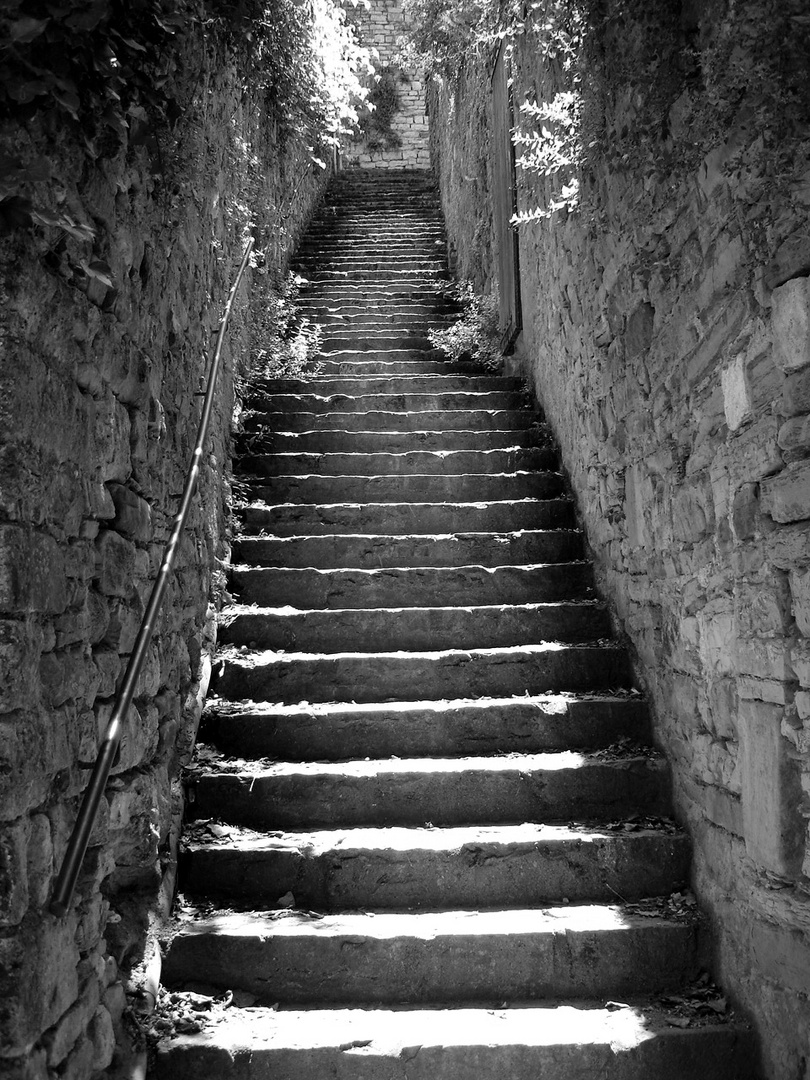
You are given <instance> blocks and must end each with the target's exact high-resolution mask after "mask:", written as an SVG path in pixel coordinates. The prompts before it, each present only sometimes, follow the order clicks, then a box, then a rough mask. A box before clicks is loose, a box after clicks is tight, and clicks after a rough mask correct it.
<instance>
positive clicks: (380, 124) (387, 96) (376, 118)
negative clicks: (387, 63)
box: [360, 67, 402, 151]
mask: <svg viewBox="0 0 810 1080" xmlns="http://www.w3.org/2000/svg"><path fill="white" fill-rule="evenodd" d="M400 78H401V75H400V74H399V73H398V72H397V71H396V69H394V68H391V67H386V68H382V69H381V70H379V71H377V72H376V73H375V75H374V82H373V84H372V86H371V89H370V90H369V92H368V98H367V100H366V108H365V111H364V112H363V113H362V114H361V117H360V133H361V135H362V137H363V140H364V142H365V144H366V146H367V148H368V149H369V150H372V151H373V150H394V149H396V147H398V146H401V145H402V139H401V138H400V137H399V135H397V133H396V132H395V131H394V129H393V127H392V123H393V119H394V117H395V116H396V114H397V113H398V112H399V110H400V96H399V81H400Z"/></svg>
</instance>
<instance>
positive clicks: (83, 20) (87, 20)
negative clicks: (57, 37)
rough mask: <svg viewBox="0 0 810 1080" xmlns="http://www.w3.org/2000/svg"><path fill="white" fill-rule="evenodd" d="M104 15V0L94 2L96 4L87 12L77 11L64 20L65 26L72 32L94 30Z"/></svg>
mask: <svg viewBox="0 0 810 1080" xmlns="http://www.w3.org/2000/svg"><path fill="white" fill-rule="evenodd" d="M106 14H107V2H106V0H96V3H95V4H93V5H92V6H91V7H90V8H89V9H88V10H87V11H77V12H76V14H75V15H70V16H69V17H68V18H67V19H65V26H70V27H72V28H73V29H74V30H95V28H96V27H97V26H98V24H99V23H100V22H101V21H102V19H103V18H104V16H105V15H106Z"/></svg>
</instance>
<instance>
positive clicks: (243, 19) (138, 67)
mask: <svg viewBox="0 0 810 1080" xmlns="http://www.w3.org/2000/svg"><path fill="white" fill-rule="evenodd" d="M191 33H197V34H202V35H204V36H205V37H206V38H207V39H208V42H209V44H210V46H211V47H212V48H220V49H225V50H226V51H227V50H230V51H231V52H232V53H236V54H237V55H238V62H239V66H240V68H241V70H242V71H243V72H244V79H245V82H244V86H245V91H246V93H249V94H250V95H251V96H253V97H254V100H255V99H256V98H258V100H259V101H263V103H264V106H265V108H266V109H267V110H268V112H269V114H270V115H271V117H272V118H273V120H274V122H275V124H276V131H277V138H278V141H279V143H280V144H281V143H283V142H284V140H285V139H287V138H300V139H303V140H304V141H305V142H306V144H307V145H308V146H309V147H310V149H311V153H312V157H313V160H315V161H317V162H318V164H321V165H323V162H322V161H321V160H320V158H319V157H318V155H319V153H321V151H322V150H323V148H325V147H328V146H330V145H334V144H336V143H337V142H338V141H339V139H340V138H341V136H342V135H345V134H348V133H349V132H350V131H352V130H353V129H354V127H355V126H356V123H357V105H358V104H359V103H360V102H361V101H362V100H363V99H364V98H365V96H366V94H367V90H366V89H364V87H363V85H362V81H361V79H362V76H363V75H364V74H366V73H368V72H369V71H371V70H372V68H371V64H370V60H369V54H368V51H367V50H366V49H365V48H364V47H362V46H361V45H360V44H359V43H358V41H357V39H356V37H355V34H354V30H353V28H352V27H351V26H350V25H348V24H347V22H346V16H345V12H344V11H343V9H342V8H341V7H340V5H339V3H338V2H337V0H310V2H309V3H305V4H301V3H299V2H298V0H7V3H6V4H5V6H4V9H3V11H2V13H0V40H2V41H3V42H4V44H3V45H2V46H0V60H2V63H0V123H3V122H4V121H5V122H6V124H7V125H9V124H18V123H23V124H25V123H27V122H28V121H30V120H32V119H33V118H34V117H36V116H37V115H41V116H44V117H48V118H49V120H51V121H53V119H54V118H58V119H59V120H60V121H62V122H63V123H65V124H67V125H68V126H69V127H70V126H72V127H73V128H74V129H75V133H76V142H77V144H78V145H79V146H80V147H83V150H84V153H85V156H86V159H87V160H89V161H90V162H91V163H92V162H95V161H97V160H98V159H100V158H104V157H107V156H112V155H114V154H116V153H118V151H119V150H120V148H121V147H122V146H126V147H127V148H132V147H136V146H138V145H140V144H147V145H149V146H150V148H151V149H152V150H153V151H155V152H158V148H159V136H160V134H161V133H162V132H164V133H165V132H166V131H168V130H170V129H171V127H172V126H173V125H174V124H175V123H176V122H177V120H178V119H179V118H180V116H181V115H182V114H183V111H184V109H185V108H186V106H187V104H188V103H187V102H186V101H180V100H179V99H178V95H179V89H178V84H179V81H180V80H179V78H178V77H179V76H180V75H181V74H183V72H182V71H181V66H182V62H183V61H182V48H181V44H180V43H181V41H182V39H183V38H184V37H185V36H186V35H188V34H191ZM49 179H51V165H50V163H49V162H48V160H47V159H45V158H42V157H39V158H36V159H33V160H31V159H28V160H27V159H26V158H25V157H24V156H22V155H20V156H17V155H11V154H5V155H2V156H0V232H2V231H7V230H9V229H12V228H17V227H20V226H26V225H31V224H38V225H58V226H59V227H61V228H62V229H64V230H65V231H66V232H68V233H70V234H71V235H72V236H73V237H74V238H75V239H77V240H88V239H90V238H91V237H92V230H90V229H89V228H88V227H87V226H86V225H83V224H81V223H79V222H76V221H74V220H73V219H71V218H70V217H69V215H67V214H65V213H62V212H61V211H58V212H57V211H53V210H51V209H45V208H43V207H42V206H40V205H39V204H38V200H37V199H36V198H35V197H34V196H33V192H32V189H35V188H36V185H37V184H41V183H43V182H46V181H48V180H49Z"/></svg>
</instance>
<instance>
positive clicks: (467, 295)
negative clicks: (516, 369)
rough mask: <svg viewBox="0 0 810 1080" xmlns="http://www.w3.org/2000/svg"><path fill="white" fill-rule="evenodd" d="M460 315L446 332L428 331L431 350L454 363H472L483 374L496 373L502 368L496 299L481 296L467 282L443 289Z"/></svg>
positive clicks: (469, 282)
mask: <svg viewBox="0 0 810 1080" xmlns="http://www.w3.org/2000/svg"><path fill="white" fill-rule="evenodd" d="M447 295H448V296H451V297H452V298H453V299H454V300H456V301H458V302H459V303H460V304H461V305H462V307H463V312H462V315H461V317H460V318H459V319H458V321H457V322H455V323H453V325H452V326H450V327H448V328H447V329H446V330H429V331H428V337H429V339H430V343H431V345H432V346H433V347H434V348H435V349H441V350H442V351H443V352H444V353H445V354H446V355H447V356H448V357H449V358H450V360H451V361H452V362H453V363H454V364H458V363H472V364H475V365H476V366H477V367H480V368H482V369H483V370H484V371H492V372H497V371H500V370H501V368H502V366H503V353H502V352H501V346H500V341H501V337H502V335H501V331H500V327H499V324H498V298H497V296H481V295H479V294H478V293H476V292H475V290H474V288H473V284H472V282H471V281H461V282H459V283H458V284H457V285H452V286H450V287H449V288H448V289H447Z"/></svg>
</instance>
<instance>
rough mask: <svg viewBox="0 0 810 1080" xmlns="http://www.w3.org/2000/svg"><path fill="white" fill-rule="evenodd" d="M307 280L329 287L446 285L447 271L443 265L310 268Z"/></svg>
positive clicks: (421, 286)
mask: <svg viewBox="0 0 810 1080" xmlns="http://www.w3.org/2000/svg"><path fill="white" fill-rule="evenodd" d="M307 281H310V282H313V283H315V284H318V283H320V284H322V285H324V284H328V285H329V287H330V289H331V287H332V286H333V285H340V284H346V283H349V282H350V283H352V284H354V285H380V284H383V283H387V282H390V283H392V284H393V285H395V286H397V287H398V288H400V289H402V288H404V287H405V286H408V287H410V288H417V289H418V288H425V287H426V286H428V285H434V286H435V285H437V284H439V283H441V284H442V285H447V284H448V283H449V278H448V273H447V270H446V269H445V268H444V266H442V265H440V264H438V263H437V264H436V265H435V266H424V267H421V268H420V269H419V270H409V269H399V270H375V269H373V268H371V269H369V268H367V267H358V268H357V269H348V270H327V269H319V270H312V271H310V272H309V273H308V274H307Z"/></svg>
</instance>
